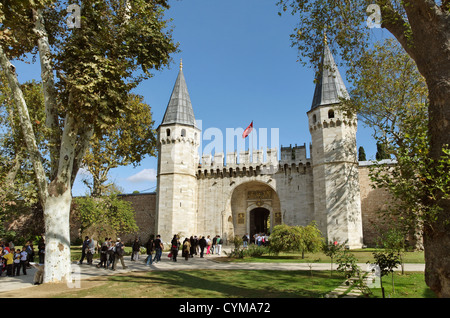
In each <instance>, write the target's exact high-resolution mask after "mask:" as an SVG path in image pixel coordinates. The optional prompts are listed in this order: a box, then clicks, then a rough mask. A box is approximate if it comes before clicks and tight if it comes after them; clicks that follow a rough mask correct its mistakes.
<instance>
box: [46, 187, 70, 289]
mask: <svg viewBox="0 0 450 318" xmlns="http://www.w3.org/2000/svg"><path fill="white" fill-rule="evenodd" d="M59 186H60V187H61V185H59ZM56 187H58V185H56V183H55V184H53V183H52V184H51V185H50V187H49V188H50V189H49V190H50V191H51V190H52V188H56ZM55 192H59V191H55ZM70 192H71V189H70V188H66V190H65V191H64V192H62V193H60V194H59V193H58V194H56V195H49V197H48V198H47V201H46V203H45V206H44V219H45V272H44V283H52V282H66V283H69V282H72V275H71V272H72V270H71V260H70V227H69V215H70V204H71V202H72V195H71V193H70Z"/></svg>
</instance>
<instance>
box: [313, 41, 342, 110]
mask: <svg viewBox="0 0 450 318" xmlns="http://www.w3.org/2000/svg"><path fill="white" fill-rule="evenodd" d="M321 66H322V69H321V71H320V73H319V77H318V78H317V81H316V88H315V91H314V98H313V102H312V105H311V110H312V109H314V108H316V107H319V106H324V105H332V104H337V103H340V102H341V100H340V98H346V99H347V98H349V95H348V92H347V89H346V88H345V84H344V81H343V80H342V77H341V74H340V73H339V69H338V67H337V65H336V62H335V61H334V58H333V54H331V50H330V48H329V46H328V43H327V41H326V40H325V43H324V50H323V56H322V64H321Z"/></svg>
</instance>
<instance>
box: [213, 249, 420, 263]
mask: <svg viewBox="0 0 450 318" xmlns="http://www.w3.org/2000/svg"><path fill="white" fill-rule="evenodd" d="M375 251H381V250H379V249H374V248H365V249H357V250H351V251H350V253H352V254H353V255H354V256H355V257H356V258H357V259H358V263H367V261H370V262H373V261H374V258H373V254H372V253H373V252H375ZM221 260H222V261H232V262H267V263H270V262H292V263H329V262H330V258H329V257H328V256H326V255H325V254H324V253H322V252H317V253H309V254H305V258H304V259H302V255H301V253H280V254H279V255H270V254H264V255H262V256H259V257H245V258H241V259H237V258H223V259H221ZM403 262H404V263H425V258H424V253H423V252H421V251H418V252H406V253H405V254H404V255H403Z"/></svg>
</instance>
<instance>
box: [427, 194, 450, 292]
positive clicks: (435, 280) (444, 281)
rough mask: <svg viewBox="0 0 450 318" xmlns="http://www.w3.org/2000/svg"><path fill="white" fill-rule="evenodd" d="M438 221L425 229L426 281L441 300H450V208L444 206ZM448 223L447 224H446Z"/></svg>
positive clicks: (446, 205) (446, 203) (447, 205)
mask: <svg viewBox="0 0 450 318" xmlns="http://www.w3.org/2000/svg"><path fill="white" fill-rule="evenodd" d="M441 207H443V210H442V212H441V213H440V215H439V219H438V221H436V222H434V223H433V224H432V225H429V224H427V225H426V226H425V227H424V233H423V244H424V249H425V281H426V283H427V285H428V286H429V287H430V288H431V290H433V292H435V293H436V295H437V296H438V297H440V298H450V224H449V222H448V220H449V219H450V215H449V214H450V213H449V210H450V207H449V204H448V200H447V202H445V204H442V205H441ZM445 221H447V222H445Z"/></svg>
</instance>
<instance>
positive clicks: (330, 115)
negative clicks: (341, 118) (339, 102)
mask: <svg viewBox="0 0 450 318" xmlns="http://www.w3.org/2000/svg"><path fill="white" fill-rule="evenodd" d="M328 118H334V110H332V109H330V110H329V111H328Z"/></svg>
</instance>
